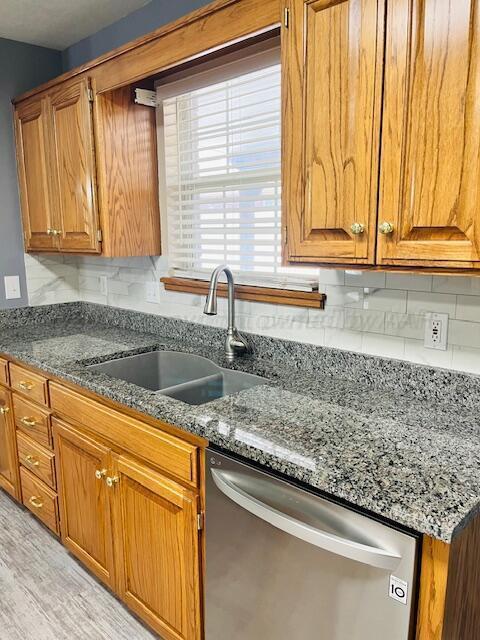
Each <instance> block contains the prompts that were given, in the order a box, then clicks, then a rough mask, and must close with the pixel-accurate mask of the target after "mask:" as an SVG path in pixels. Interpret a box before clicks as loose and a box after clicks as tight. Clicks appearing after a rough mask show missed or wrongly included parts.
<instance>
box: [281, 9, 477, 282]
mask: <svg viewBox="0 0 480 640" xmlns="http://www.w3.org/2000/svg"><path fill="white" fill-rule="evenodd" d="M385 7H386V11H387V13H386V16H384V11H385ZM287 8H288V10H289V25H288V28H286V29H284V44H285V46H284V73H285V81H284V169H285V173H284V176H285V179H284V185H283V188H284V215H285V233H286V238H285V239H286V251H285V258H286V260H287V261H290V262H293V263H295V262H300V263H301V262H312V263H327V264H328V263H335V264H342V265H348V264H356V265H362V264H365V265H370V266H375V265H377V266H382V267H387V268H388V267H389V266H392V267H399V266H400V267H407V268H410V267H431V268H438V267H444V268H448V269H458V268H468V269H478V268H480V206H479V205H480V115H479V114H480V93H479V85H480V82H479V72H478V68H479V65H480V42H479V37H480V36H479V30H478V23H479V20H480V15H479V9H480V2H479V0H458V1H457V0H455V2H454V1H453V0H428V1H427V0H389V2H385V0H344V1H337V0H336V1H332V0H287ZM384 24H385V33H384V26H383V25H384ZM382 79H383V85H382ZM382 90H383V100H382V98H381V96H382ZM380 131H381V132H382V133H381V136H382V137H381V139H380ZM379 158H381V163H380V166H379ZM378 176H379V179H378ZM377 191H379V193H378V196H379V203H378V205H377Z"/></svg>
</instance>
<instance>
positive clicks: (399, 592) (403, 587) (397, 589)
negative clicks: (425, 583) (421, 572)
mask: <svg viewBox="0 0 480 640" xmlns="http://www.w3.org/2000/svg"><path fill="white" fill-rule="evenodd" d="M388 595H389V596H390V598H393V599H394V600H396V601H397V602H401V603H402V604H407V595H408V582H405V580H401V579H400V578H397V577H396V576H390V588H389V591H388Z"/></svg>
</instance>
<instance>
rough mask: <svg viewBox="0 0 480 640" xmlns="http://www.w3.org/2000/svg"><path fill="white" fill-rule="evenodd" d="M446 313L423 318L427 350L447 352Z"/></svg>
mask: <svg viewBox="0 0 480 640" xmlns="http://www.w3.org/2000/svg"><path fill="white" fill-rule="evenodd" d="M447 336H448V313H428V314H427V316H426V317H425V341H424V346H425V347H427V349H439V350H440V351H446V350H447Z"/></svg>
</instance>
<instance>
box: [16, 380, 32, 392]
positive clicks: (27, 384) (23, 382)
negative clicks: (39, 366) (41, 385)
mask: <svg viewBox="0 0 480 640" xmlns="http://www.w3.org/2000/svg"><path fill="white" fill-rule="evenodd" d="M18 386H19V387H20V389H24V390H25V391H31V390H32V389H33V383H32V382H27V381H26V380H20V382H19V383H18Z"/></svg>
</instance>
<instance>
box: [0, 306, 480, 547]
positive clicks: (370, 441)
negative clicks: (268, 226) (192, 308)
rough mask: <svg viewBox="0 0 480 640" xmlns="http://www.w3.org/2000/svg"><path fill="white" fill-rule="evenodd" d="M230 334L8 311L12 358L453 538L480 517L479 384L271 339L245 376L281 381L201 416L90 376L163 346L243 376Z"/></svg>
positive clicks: (112, 318)
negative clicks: (227, 353) (226, 344)
mask: <svg viewBox="0 0 480 640" xmlns="http://www.w3.org/2000/svg"><path fill="white" fill-rule="evenodd" d="M223 337H224V332H223V331H220V330H217V329H212V328H210V327H202V326H201V325H196V324H191V323H187V322H182V321H179V320H171V319H165V318H158V317H156V316H148V315H147V314H139V313H134V312H128V311H121V310H112V309H110V308H108V307H102V306H101V305H89V304H86V303H70V304H66V305H51V306H48V307H39V308H36V309H34V308H27V309H26V310H14V311H4V312H0V352H1V353H3V354H5V355H7V356H11V357H14V358H18V359H19V360H21V361H23V362H25V363H27V364H30V365H33V366H35V367H38V368H40V369H42V370H44V371H46V372H48V373H51V374H53V375H56V376H58V377H60V378H63V379H65V380H67V381H70V382H73V383H75V384H78V385H80V386H81V387H84V388H86V389H90V390H92V391H94V392H96V393H98V394H100V395H102V396H105V397H107V398H110V399H112V400H115V401H117V402H120V403H122V404H123V405H126V406H128V407H132V408H134V409H137V410H138V411H140V412H142V413H144V414H147V415H150V416H153V417H155V418H159V419H161V420H163V421H165V422H168V423H171V424H173V425H175V426H177V427H179V428H181V429H183V430H185V431H189V432H191V433H194V434H197V435H199V436H202V437H204V438H207V439H208V440H209V441H210V443H211V444H214V445H217V446H219V447H221V448H223V449H225V450H227V451H230V452H232V453H234V454H238V455H241V456H243V457H244V458H247V459H250V460H253V461H256V462H258V463H260V464H262V465H264V466H265V467H267V468H270V469H274V470H276V471H279V472H281V473H283V474H285V475H287V476H289V477H291V478H294V479H297V480H300V481H302V482H304V483H307V484H308V485H310V486H312V487H314V488H316V489H319V490H321V491H323V492H326V493H328V494H330V495H332V496H335V497H336V498H340V499H342V500H345V501H347V502H348V503H351V504H353V505H357V506H359V507H361V508H363V509H366V510H368V511H370V512H372V513H374V514H377V515H379V516H382V517H384V518H387V519H389V520H391V521H394V522H396V523H398V524H400V525H403V526H405V527H408V528H411V529H414V530H416V531H418V532H419V533H424V534H428V535H430V536H433V537H435V538H438V539H440V540H444V541H446V542H451V540H452V538H453V537H454V536H455V535H456V534H457V533H458V532H459V531H460V530H461V529H462V528H463V527H464V526H465V523H466V522H468V520H469V519H470V518H471V517H472V516H473V515H474V514H476V512H477V510H478V507H479V504H480V473H479V468H480V429H479V426H480V425H479V415H478V411H477V410H476V407H478V403H479V401H480V378H479V377H476V376H470V375H467V374H459V373H458V374H457V373H454V372H447V371H443V370H438V369H430V368H427V367H420V366H417V365H410V364H408V363H400V362H397V361H393V360H386V359H381V358H373V357H369V356H361V355H356V354H348V353H347V352H340V351H336V350H333V349H322V348H321V347H313V346H306V345H300V344H297V343H292V342H286V341H280V340H273V339H269V338H261V337H259V336H252V337H251V338H252V341H253V344H254V348H255V356H249V357H246V358H242V359H239V360H238V362H236V363H235V364H234V365H233V366H234V367H235V368H237V369H241V370H243V371H247V372H250V373H255V374H258V375H261V376H264V377H266V378H267V379H268V383H267V384H265V385H261V386H257V387H254V388H251V389H248V390H245V391H241V392H239V393H237V394H235V395H232V396H230V397H226V398H222V399H219V400H215V401H213V402H210V403H207V404H204V405H199V406H191V405H187V404H185V403H183V402H180V401H178V400H174V399H172V398H169V397H166V396H162V395H159V394H158V393H154V392H152V391H148V390H145V389H142V388H140V387H137V386H135V385H132V384H129V383H126V382H123V381H119V380H116V379H113V378H111V377H109V376H106V375H105V374H101V373H94V372H92V371H89V370H88V369H86V365H87V364H92V363H96V362H102V361H104V360H109V359H111V358H112V357H119V356H124V355H129V354H133V353H139V352H143V351H151V350H154V349H165V350H175V351H186V352H190V353H196V354H199V355H203V356H206V357H209V358H210V359H212V360H214V361H215V362H216V363H217V364H220V365H221V366H229V365H228V364H227V363H226V362H225V361H224V358H223V350H222V339H223ZM432 397H433V398H434V400H433V401H432V400H431V398H432Z"/></svg>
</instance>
